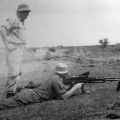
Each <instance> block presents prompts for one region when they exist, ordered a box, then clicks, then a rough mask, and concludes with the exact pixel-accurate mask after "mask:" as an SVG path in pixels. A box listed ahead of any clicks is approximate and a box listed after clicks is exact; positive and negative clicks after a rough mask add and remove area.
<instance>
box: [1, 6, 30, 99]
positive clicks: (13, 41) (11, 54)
mask: <svg viewBox="0 0 120 120" xmlns="http://www.w3.org/2000/svg"><path fill="white" fill-rule="evenodd" d="M29 12H30V8H29V6H28V5H27V4H20V5H19V6H18V8H17V12H16V17H15V18H14V19H10V18H8V19H7V20H6V23H5V24H4V25H2V26H1V27H0V35H1V38H2V41H3V43H4V45H5V54H6V63H7V67H8V77H7V82H6V88H5V96H6V97H10V96H12V95H14V94H15V92H16V87H17V84H16V82H17V80H18V79H20V77H21V63H22V59H23V53H24V49H25V45H26V39H25V36H24V34H25V30H26V28H25V26H24V22H25V20H26V18H27V16H28V15H29Z"/></svg>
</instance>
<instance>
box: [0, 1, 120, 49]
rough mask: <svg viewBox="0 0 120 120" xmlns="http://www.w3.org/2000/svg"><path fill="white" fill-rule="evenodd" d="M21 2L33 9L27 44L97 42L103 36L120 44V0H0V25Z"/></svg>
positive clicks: (29, 19) (91, 43)
mask: <svg viewBox="0 0 120 120" xmlns="http://www.w3.org/2000/svg"><path fill="white" fill-rule="evenodd" d="M20 3H27V4H28V5H29V6H30V9H31V13H30V15H29V16H28V18H27V20H26V21H25V25H26V27H27V31H26V38H27V46H30V47H46V46H58V45H63V46H86V45H98V44H99V40H100V39H102V38H108V41H109V43H110V44H116V43H120V33H119V32H120V0H0V16H1V17H0V25H1V24H3V23H4V21H5V19H6V18H8V17H12V16H14V15H15V14H16V9H17V6H18V5H19V4H20ZM0 46H3V43H2V42H1V40H0Z"/></svg>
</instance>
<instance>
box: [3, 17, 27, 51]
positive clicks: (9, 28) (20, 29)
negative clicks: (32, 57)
mask: <svg viewBox="0 0 120 120" xmlns="http://www.w3.org/2000/svg"><path fill="white" fill-rule="evenodd" d="M1 27H4V28H5V30H6V32H7V34H6V35H7V40H6V42H7V43H6V44H7V47H8V48H9V49H12V48H15V47H17V46H19V45H25V44H26V38H25V31H26V28H25V26H24V25H23V24H22V22H20V20H19V19H18V18H17V17H16V18H12V19H10V18H8V19H7V20H6V22H5V24H4V25H2V26H1Z"/></svg>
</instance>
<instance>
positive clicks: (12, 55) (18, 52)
mask: <svg viewBox="0 0 120 120" xmlns="http://www.w3.org/2000/svg"><path fill="white" fill-rule="evenodd" d="M22 59H23V49H22V48H16V49H15V50H14V51H8V54H7V56H6V62H7V67H8V79H7V82H6V89H5V93H8V94H15V92H16V88H17V81H18V80H19V79H20V77H21V63H22Z"/></svg>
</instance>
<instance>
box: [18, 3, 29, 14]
mask: <svg viewBox="0 0 120 120" xmlns="http://www.w3.org/2000/svg"><path fill="white" fill-rule="evenodd" d="M23 11H27V12H30V8H29V6H28V5H27V4H25V3H24V4H20V5H19V6H18V8H17V12H23Z"/></svg>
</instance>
